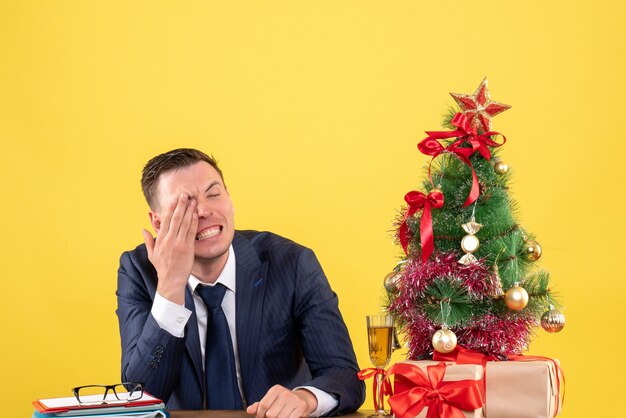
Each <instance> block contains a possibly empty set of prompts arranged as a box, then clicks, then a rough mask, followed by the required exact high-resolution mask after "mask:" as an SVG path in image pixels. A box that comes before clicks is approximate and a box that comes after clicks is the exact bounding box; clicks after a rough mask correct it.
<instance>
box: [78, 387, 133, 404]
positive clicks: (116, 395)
mask: <svg viewBox="0 0 626 418" xmlns="http://www.w3.org/2000/svg"><path fill="white" fill-rule="evenodd" d="M72 393H74V396H75V397H76V400H77V401H78V403H79V404H81V405H108V404H118V403H119V404H123V403H127V402H131V401H136V400H138V399H141V397H142V396H143V383H138V382H124V383H117V384H115V385H85V386H77V387H75V388H72Z"/></svg>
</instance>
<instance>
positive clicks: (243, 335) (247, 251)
mask: <svg viewBox="0 0 626 418" xmlns="http://www.w3.org/2000/svg"><path fill="white" fill-rule="evenodd" d="M233 249H234V250H235V258H236V260H237V269H236V276H237V284H236V289H237V292H236V294H235V300H236V308H235V309H236V312H237V318H236V323H237V346H238V351H239V365H240V366H241V377H242V381H243V384H244V392H246V391H247V389H246V385H247V384H248V383H247V382H250V379H252V378H253V376H252V370H253V366H254V361H255V355H256V348H257V346H258V341H259V331H260V328H261V316H262V313H263V300H264V296H265V286H266V282H267V269H268V264H267V263H263V262H261V260H260V259H259V256H258V254H257V252H256V250H255V248H254V247H253V246H252V244H251V243H250V241H249V240H248V239H247V238H245V237H244V236H242V235H241V234H239V233H235V238H234V239H233Z"/></svg>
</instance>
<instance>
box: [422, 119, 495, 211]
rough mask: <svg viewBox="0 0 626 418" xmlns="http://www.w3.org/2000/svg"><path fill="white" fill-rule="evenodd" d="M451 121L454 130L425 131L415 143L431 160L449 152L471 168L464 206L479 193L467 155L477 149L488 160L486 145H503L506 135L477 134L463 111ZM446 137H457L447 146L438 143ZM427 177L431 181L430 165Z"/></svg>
mask: <svg viewBox="0 0 626 418" xmlns="http://www.w3.org/2000/svg"><path fill="white" fill-rule="evenodd" d="M451 123H452V125H453V126H456V128H457V129H455V130H454V131H426V133H427V134H428V136H427V137H426V138H425V139H423V140H422V141H421V142H420V143H419V144H417V149H419V150H420V152H421V153H422V154H426V155H431V156H432V157H433V158H432V160H434V159H435V158H436V157H437V156H438V155H440V154H442V153H443V152H449V153H452V154H454V155H456V156H457V157H459V159H460V160H461V161H463V162H464V163H465V164H467V165H468V166H469V168H470V169H471V170H472V187H471V189H470V192H469V195H468V196H467V200H466V201H465V203H464V204H463V206H464V207H467V206H469V205H471V204H472V203H474V202H475V201H476V199H478V195H479V194H480V188H479V186H478V177H477V176H476V171H475V170H474V166H472V163H471V162H470V160H469V157H470V156H471V155H472V154H474V152H476V151H478V152H479V153H480V154H481V155H482V156H483V158H485V159H486V160H490V159H491V151H490V150H489V148H488V147H499V146H501V145H504V143H505V142H506V137H505V136H504V135H502V134H500V133H499V132H495V131H488V132H485V133H483V134H479V133H478V132H477V131H476V128H472V127H471V124H470V120H469V119H468V117H467V116H466V115H464V114H463V113H457V114H456V115H454V118H453V119H452V122H451ZM492 135H501V136H502V138H503V142H502V144H499V143H497V142H495V141H493V140H492V139H491V136H492ZM447 138H459V139H458V140H457V141H455V142H453V143H452V144H450V145H448V146H447V147H444V146H443V145H441V143H439V140H440V139H447ZM465 143H468V144H469V145H470V147H466V146H465V147H463V146H462V145H463V144H465ZM432 160H431V164H432ZM428 177H429V178H430V181H431V183H432V177H431V175H430V166H429V167H428Z"/></svg>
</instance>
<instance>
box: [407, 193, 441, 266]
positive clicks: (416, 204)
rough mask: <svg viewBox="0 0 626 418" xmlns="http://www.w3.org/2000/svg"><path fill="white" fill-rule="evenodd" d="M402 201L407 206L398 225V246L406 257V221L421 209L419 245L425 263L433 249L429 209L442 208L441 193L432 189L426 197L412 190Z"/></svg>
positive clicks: (431, 221)
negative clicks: (399, 245) (400, 246)
mask: <svg viewBox="0 0 626 418" xmlns="http://www.w3.org/2000/svg"><path fill="white" fill-rule="evenodd" d="M404 200H405V201H406V203H407V205H409V206H408V208H407V211H406V214H405V215H404V220H403V221H402V225H400V232H399V235H400V244H402V248H403V249H404V252H405V253H406V254H407V255H408V250H407V248H408V246H409V225H408V224H407V219H408V218H409V217H410V216H413V215H414V214H415V212H417V211H418V210H420V209H422V208H423V209H424V211H423V212H422V219H421V220H420V243H421V244H422V261H423V262H426V260H428V257H430V255H431V254H432V253H433V250H434V249H435V238H434V235H433V220H432V215H431V213H430V212H431V208H435V209H439V208H440V207H442V206H443V193H441V190H439V189H433V190H431V191H430V193H428V195H425V194H424V193H422V192H418V191H415V190H413V191H410V192H408V193H407V194H406V195H405V196H404Z"/></svg>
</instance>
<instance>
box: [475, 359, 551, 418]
mask: <svg viewBox="0 0 626 418" xmlns="http://www.w3.org/2000/svg"><path fill="white" fill-rule="evenodd" d="M511 359H512V360H514V361H490V362H488V363H487V366H486V381H487V385H486V386H487V399H486V405H485V416H486V417H487V418H531V417H532V418H553V417H554V416H556V415H558V414H559V413H560V412H561V405H562V400H561V395H562V390H563V387H562V385H563V377H562V372H561V370H560V367H559V364H558V361H556V360H552V359H548V358H539V357H534V358H533V357H532V356H528V357H524V356H515V357H512V358H511Z"/></svg>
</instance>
